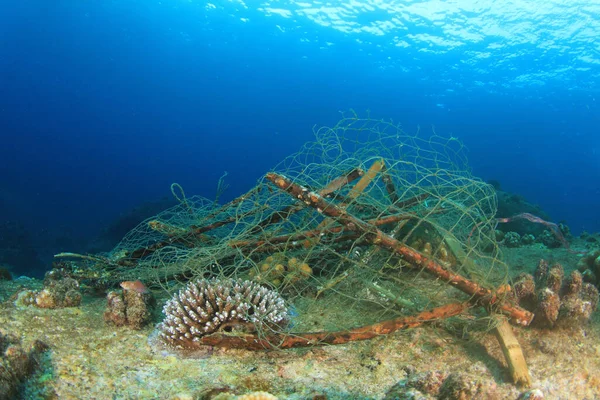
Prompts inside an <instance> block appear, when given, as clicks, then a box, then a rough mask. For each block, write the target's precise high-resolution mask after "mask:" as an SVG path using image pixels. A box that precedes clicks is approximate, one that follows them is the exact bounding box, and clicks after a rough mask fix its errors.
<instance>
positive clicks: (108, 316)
mask: <svg viewBox="0 0 600 400" xmlns="http://www.w3.org/2000/svg"><path fill="white" fill-rule="evenodd" d="M121 287H122V288H123V290H120V291H119V290H115V291H110V292H108V294H107V295H106V300H107V307H106V311H105V312H104V320H105V321H106V322H107V323H110V324H113V325H116V326H128V327H130V328H132V329H142V328H143V327H144V326H145V325H147V324H148V323H149V322H150V321H151V319H152V310H153V308H154V306H155V304H156V301H155V299H154V296H153V295H152V293H151V292H150V290H148V288H147V287H146V286H145V285H144V284H143V283H142V282H141V281H139V280H138V281H126V282H121Z"/></svg>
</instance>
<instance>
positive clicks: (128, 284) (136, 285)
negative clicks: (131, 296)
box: [121, 279, 149, 294]
mask: <svg viewBox="0 0 600 400" xmlns="http://www.w3.org/2000/svg"><path fill="white" fill-rule="evenodd" d="M121 287H122V288H123V289H125V290H133V291H134V292H138V293H142V294H143V293H148V292H149V290H148V288H147V287H146V285H144V284H143V283H142V281H140V280H139V279H138V280H137V281H124V282H121Z"/></svg>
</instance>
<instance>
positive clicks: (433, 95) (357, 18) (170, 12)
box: [0, 0, 600, 273]
mask: <svg viewBox="0 0 600 400" xmlns="http://www.w3.org/2000/svg"><path fill="white" fill-rule="evenodd" d="M598 7H599V6H598V4H596V3H595V2H586V1H582V2H578V1H575V2H560V1H557V2H544V3H543V4H541V5H540V4H537V3H531V2H510V3H507V4H499V3H497V4H495V3H492V2H489V3H486V2H483V3H481V2H463V1H461V2H428V1H410V2H339V3H338V2H333V3H331V4H325V3H323V4H321V3H314V4H313V3H311V2H293V1H291V2H288V1H281V2H280V1H278V2H267V3H264V2H243V1H223V2H213V3H211V2H201V1H132V0H121V1H86V2H50V3H48V2H41V1H35V0H26V1H20V2H3V4H2V13H0V37H1V39H0V54H1V57H0V85H1V92H2V93H3V95H2V96H0V134H1V135H2V146H0V168H1V171H0V176H1V177H2V179H1V180H0V185H1V186H0V189H1V190H0V204H1V207H0V213H2V215H1V220H2V221H3V222H5V223H7V224H9V225H10V226H9V227H7V228H5V231H6V230H8V231H11V230H12V231H13V232H15V231H17V232H22V234H23V235H26V236H28V238H29V239H28V240H30V241H31V242H32V246H34V247H36V248H37V249H38V250H37V252H38V253H39V258H40V259H41V260H43V261H44V262H47V261H48V257H49V255H51V254H53V253H55V252H56V251H57V250H60V249H64V248H66V247H69V248H71V249H73V248H76V249H78V250H80V251H84V250H86V249H88V247H94V246H93V245H91V244H90V242H92V241H93V239H94V238H96V237H97V236H98V235H100V233H101V232H102V230H106V229H107V228H109V226H110V225H111V223H112V222H114V221H115V220H116V219H118V218H119V216H122V215H124V214H127V213H129V212H130V211H131V210H132V209H133V208H136V207H141V206H142V205H143V204H145V203H148V202H152V201H156V200H160V199H162V198H164V197H169V198H170V192H169V185H170V184H171V183H173V182H178V183H180V184H181V185H182V186H183V187H184V188H185V190H186V192H187V193H190V194H200V195H204V196H206V197H211V198H212V197H214V195H215V190H216V185H217V181H218V179H219V177H220V176H221V175H222V174H223V173H224V172H225V171H227V173H228V175H227V177H226V183H227V184H228V185H229V188H228V190H227V191H226V192H225V193H224V194H223V196H222V199H221V200H222V201H227V200H230V199H231V198H233V197H235V196H237V195H239V194H241V193H242V192H244V191H245V190H247V189H248V188H250V187H252V186H253V185H254V183H255V182H256V180H257V179H258V178H259V177H261V176H262V175H263V174H264V173H265V172H266V171H268V170H269V169H270V168H272V167H273V166H274V165H276V164H277V163H278V162H279V161H280V160H281V159H282V158H284V157H285V156H287V155H288V154H290V153H292V152H294V151H296V150H297V149H298V148H299V147H300V146H301V145H302V144H303V143H304V142H306V141H309V140H312V138H313V133H312V128H313V126H314V125H317V126H321V125H328V124H329V125H330V124H333V123H334V122H335V121H337V120H338V119H339V118H340V113H339V111H347V110H349V109H354V110H356V111H357V112H358V113H359V114H365V113H366V111H367V110H370V113H371V116H373V117H375V118H391V119H393V120H394V121H395V122H397V123H400V124H401V125H402V127H403V129H404V130H405V131H407V132H410V133H415V132H417V131H419V129H420V132H421V133H422V134H423V135H428V134H430V133H431V131H432V128H434V129H435V131H436V132H437V133H438V134H440V135H443V136H455V137H457V138H459V139H460V140H461V141H463V142H464V143H465V145H466V146H467V147H468V149H469V152H468V157H469V161H470V164H471V166H472V168H473V173H474V175H476V176H478V177H481V178H482V179H484V180H497V181H498V182H500V184H501V186H502V189H503V190H506V191H508V192H511V193H516V194H518V195H521V196H523V197H524V198H526V199H527V200H528V201H529V202H531V203H534V204H539V205H540V206H541V208H542V209H543V210H544V211H545V212H546V213H547V214H548V215H549V216H550V217H551V219H552V221H555V222H559V221H564V222H566V223H567V224H568V225H569V227H570V228H571V231H572V232H573V233H576V234H578V233H580V232H582V231H584V230H586V231H589V232H594V231H598V230H599V229H600V211H599V208H598V206H597V204H598V203H597V198H598V193H599V191H600V179H599V178H600V154H598V151H599V147H600V135H598V132H597V127H598V123H599V122H600V121H599V115H600V112H599V105H598V101H597V100H598V99H597V96H598V92H597V88H598V79H599V75H598V71H599V63H600V57H599V56H598V49H597V46H596V43H595V38H596V37H597V34H598V29H599V24H600V22H599V19H598V11H599V10H598ZM149 215H152V212H151V213H150V214H149ZM144 216H148V215H144ZM110 244H111V245H113V244H114V243H112V242H111V243H110ZM99 246H100V247H102V246H103V245H99ZM104 247H105V246H104ZM103 249H105V248H103ZM14 263H16V264H19V265H21V266H23V268H25V267H24V265H25V264H26V263H23V262H20V261H18V260H17V261H15V262H14ZM38 269H40V270H43V267H42V266H41V264H40V265H39V266H38ZM22 272H23V273H26V272H27V271H26V270H23V271H22ZM38 273H39V272H38Z"/></svg>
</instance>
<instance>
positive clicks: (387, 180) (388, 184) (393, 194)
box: [381, 164, 399, 204]
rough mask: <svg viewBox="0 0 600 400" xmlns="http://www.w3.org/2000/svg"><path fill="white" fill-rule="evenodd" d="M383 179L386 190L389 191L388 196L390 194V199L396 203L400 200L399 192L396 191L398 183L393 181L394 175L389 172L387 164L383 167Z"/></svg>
mask: <svg viewBox="0 0 600 400" xmlns="http://www.w3.org/2000/svg"><path fill="white" fill-rule="evenodd" d="M381 180H382V181H383V183H384V184H385V190H387V192H388V196H390V200H391V202H392V204H396V202H397V201H398V200H399V198H398V192H397V191H396V185H394V181H392V177H391V176H390V174H388V169H387V167H386V165H385V164H383V166H382V167H381Z"/></svg>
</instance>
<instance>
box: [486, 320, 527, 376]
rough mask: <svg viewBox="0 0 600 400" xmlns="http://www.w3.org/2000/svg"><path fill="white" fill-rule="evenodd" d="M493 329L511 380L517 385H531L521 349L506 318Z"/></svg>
mask: <svg viewBox="0 0 600 400" xmlns="http://www.w3.org/2000/svg"><path fill="white" fill-rule="evenodd" d="M495 331H496V338H498V342H499V343H500V347H501V348H502V353H504V358H505V359H506V362H507V364H508V369H509V371H510V375H511V377H512V380H513V382H514V383H515V384H516V385H519V386H525V387H529V386H531V375H529V370H528V369H527V362H526V361H525V356H524V355H523V349H522V348H521V345H520V344H519V341H518V340H517V337H516V336H515V334H514V332H513V330H512V327H511V326H510V324H509V323H508V321H507V320H505V319H502V322H501V323H500V325H498V326H497V327H496V329H495Z"/></svg>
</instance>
